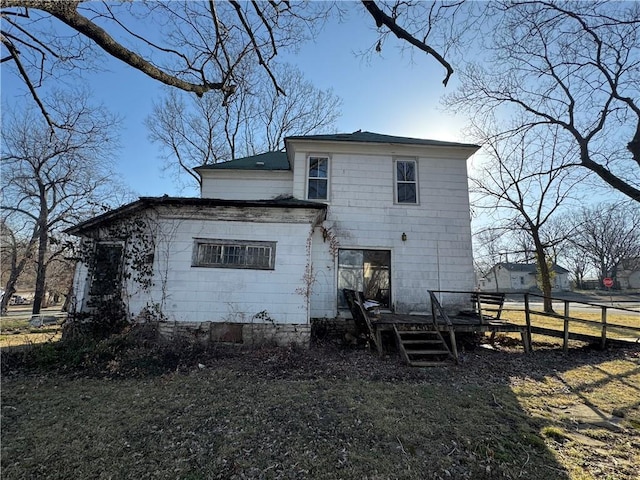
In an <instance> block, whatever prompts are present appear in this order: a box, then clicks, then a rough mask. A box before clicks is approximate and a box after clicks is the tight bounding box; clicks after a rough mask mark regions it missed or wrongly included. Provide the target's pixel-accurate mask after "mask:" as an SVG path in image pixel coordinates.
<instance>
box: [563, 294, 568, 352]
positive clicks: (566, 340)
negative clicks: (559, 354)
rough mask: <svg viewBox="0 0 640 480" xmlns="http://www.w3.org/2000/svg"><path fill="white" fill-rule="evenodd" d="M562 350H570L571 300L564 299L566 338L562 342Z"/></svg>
mask: <svg viewBox="0 0 640 480" xmlns="http://www.w3.org/2000/svg"><path fill="white" fill-rule="evenodd" d="M562 351H563V352H564V353H567V352H568V351H569V300H565V301H564V340H563V342H562Z"/></svg>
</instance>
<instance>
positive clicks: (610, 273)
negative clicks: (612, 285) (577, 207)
mask: <svg viewBox="0 0 640 480" xmlns="http://www.w3.org/2000/svg"><path fill="white" fill-rule="evenodd" d="M572 218H573V223H574V228H575V231H574V234H573V235H572V236H571V243H572V244H573V245H574V247H575V248H576V249H577V250H578V252H579V254H580V255H581V256H582V257H583V258H585V259H587V260H588V262H589V263H590V264H591V266H592V267H593V268H595V270H596V271H597V272H598V279H599V280H600V282H601V283H602V279H603V278H604V277H612V278H613V279H614V280H615V279H616V276H617V274H618V269H619V268H620V267H621V265H622V264H623V263H624V262H628V261H632V260H636V259H638V258H640V229H639V228H638V225H640V209H638V207H637V206H636V205H635V204H634V203H629V202H621V203H613V204H600V205H596V206H594V207H584V208H583V209H582V210H581V211H580V213H579V214H578V215H575V216H573V217H572Z"/></svg>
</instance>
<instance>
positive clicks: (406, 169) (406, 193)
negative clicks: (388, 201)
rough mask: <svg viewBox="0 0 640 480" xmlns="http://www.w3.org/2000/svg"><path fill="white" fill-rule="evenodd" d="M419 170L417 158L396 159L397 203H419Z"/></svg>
mask: <svg viewBox="0 0 640 480" xmlns="http://www.w3.org/2000/svg"><path fill="white" fill-rule="evenodd" d="M417 170H418V167H417V162H416V161H415V160H396V203H418V171H417Z"/></svg>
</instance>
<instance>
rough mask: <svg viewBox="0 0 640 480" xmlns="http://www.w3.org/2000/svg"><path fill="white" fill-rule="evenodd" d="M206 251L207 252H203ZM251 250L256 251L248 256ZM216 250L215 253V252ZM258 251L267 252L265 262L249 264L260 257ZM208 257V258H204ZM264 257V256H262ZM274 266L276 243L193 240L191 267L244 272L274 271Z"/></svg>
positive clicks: (211, 239) (209, 239)
mask: <svg viewBox="0 0 640 480" xmlns="http://www.w3.org/2000/svg"><path fill="white" fill-rule="evenodd" d="M204 249H208V250H209V251H208V252H205V251H203V250H204ZM251 249H257V250H258V251H256V252H253V255H251V254H250V250H251ZM215 250H217V253H216V252H215ZM260 250H262V251H264V252H267V255H268V259H267V261H266V262H260V263H255V262H251V258H252V257H253V258H255V256H256V255H258V256H260V255H261V253H260ZM206 256H209V258H208V259H207V258H205V257H206ZM262 256H263V257H264V254H262ZM275 264H276V242H265V241H259V240H221V239H214V238H194V239H193V254H192V258H191V266H192V267H204V268H236V269H245V270H274V269H275Z"/></svg>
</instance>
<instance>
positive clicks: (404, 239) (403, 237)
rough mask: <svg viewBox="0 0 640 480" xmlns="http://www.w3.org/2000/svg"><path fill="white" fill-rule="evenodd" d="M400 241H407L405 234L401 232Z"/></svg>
mask: <svg viewBox="0 0 640 480" xmlns="http://www.w3.org/2000/svg"><path fill="white" fill-rule="evenodd" d="M402 241H403V242H406V241H407V234H406V233H404V232H402Z"/></svg>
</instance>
